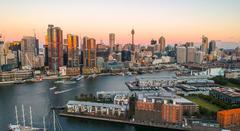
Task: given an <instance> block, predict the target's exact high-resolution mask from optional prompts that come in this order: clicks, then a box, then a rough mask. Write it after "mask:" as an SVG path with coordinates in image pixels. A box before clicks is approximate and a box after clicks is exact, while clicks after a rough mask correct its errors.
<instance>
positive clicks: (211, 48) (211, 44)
mask: <svg viewBox="0 0 240 131" xmlns="http://www.w3.org/2000/svg"><path fill="white" fill-rule="evenodd" d="M216 48H217V47H216V41H215V40H211V41H210V42H209V52H208V53H209V54H210V53H211V52H212V51H215V50H216Z"/></svg>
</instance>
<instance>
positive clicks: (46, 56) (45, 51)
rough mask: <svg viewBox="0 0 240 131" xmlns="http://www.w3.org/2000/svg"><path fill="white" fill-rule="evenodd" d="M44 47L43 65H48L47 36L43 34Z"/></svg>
mask: <svg viewBox="0 0 240 131" xmlns="http://www.w3.org/2000/svg"><path fill="white" fill-rule="evenodd" d="M43 47H44V66H48V64H49V63H48V37H47V36H45V44H44V45H43Z"/></svg>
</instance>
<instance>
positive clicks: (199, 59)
mask: <svg viewBox="0 0 240 131" xmlns="http://www.w3.org/2000/svg"><path fill="white" fill-rule="evenodd" d="M204 54H205V53H204V52H202V51H197V52H196V54H195V62H196V63H198V64H201V63H202V62H203V57H204Z"/></svg>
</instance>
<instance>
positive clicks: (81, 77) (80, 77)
mask: <svg viewBox="0 0 240 131" xmlns="http://www.w3.org/2000/svg"><path fill="white" fill-rule="evenodd" d="M83 78H84V76H83V75H80V76H79V77H78V78H77V79H76V80H77V81H80V80H82V79H83Z"/></svg>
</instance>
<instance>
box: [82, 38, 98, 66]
mask: <svg viewBox="0 0 240 131" xmlns="http://www.w3.org/2000/svg"><path fill="white" fill-rule="evenodd" d="M82 51H83V66H84V67H87V68H94V67H96V40H95V39H93V38H88V37H84V38H83V49H82Z"/></svg>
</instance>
